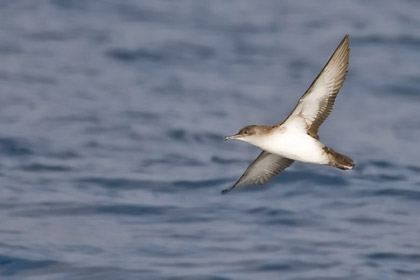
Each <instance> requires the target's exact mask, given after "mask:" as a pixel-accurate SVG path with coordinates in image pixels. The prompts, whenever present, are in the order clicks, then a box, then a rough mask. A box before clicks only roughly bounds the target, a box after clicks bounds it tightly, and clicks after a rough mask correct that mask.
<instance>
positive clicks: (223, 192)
mask: <svg viewBox="0 0 420 280" xmlns="http://www.w3.org/2000/svg"><path fill="white" fill-rule="evenodd" d="M234 188H235V186H233V187H231V188H229V189H225V190H223V191H221V192H220V193H221V194H223V195H224V194H227V193H229V192H230V191H231V190H233V189H234Z"/></svg>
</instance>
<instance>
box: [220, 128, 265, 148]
mask: <svg viewBox="0 0 420 280" xmlns="http://www.w3.org/2000/svg"><path fill="white" fill-rule="evenodd" d="M267 131H268V127H266V126H262V125H248V126H245V127H244V128H242V129H241V130H239V132H238V133H236V134H235V135H232V136H226V137H225V140H232V139H236V140H241V141H244V142H248V143H250V144H254V145H256V143H257V142H258V139H260V136H261V135H263V134H266V133H267Z"/></svg>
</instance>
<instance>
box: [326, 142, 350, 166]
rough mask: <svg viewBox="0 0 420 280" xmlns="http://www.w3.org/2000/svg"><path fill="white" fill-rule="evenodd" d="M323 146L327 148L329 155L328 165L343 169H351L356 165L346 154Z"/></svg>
mask: <svg viewBox="0 0 420 280" xmlns="http://www.w3.org/2000/svg"><path fill="white" fill-rule="evenodd" d="M325 148H326V149H327V151H328V154H329V155H330V163H329V165H331V166H334V167H337V168H340V169H343V170H349V169H353V168H354V167H355V166H356V164H354V161H353V160H352V159H351V158H349V157H348V156H345V155H342V154H340V153H337V152H336V151H334V150H333V149H330V148H327V147H325Z"/></svg>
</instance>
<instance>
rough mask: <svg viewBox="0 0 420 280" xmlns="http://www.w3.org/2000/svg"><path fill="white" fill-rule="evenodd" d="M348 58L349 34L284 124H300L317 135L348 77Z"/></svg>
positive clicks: (314, 135)
mask: <svg viewBox="0 0 420 280" xmlns="http://www.w3.org/2000/svg"><path fill="white" fill-rule="evenodd" d="M349 57H350V47H349V36H348V35H346V36H345V37H344V39H343V40H342V41H341V43H340V44H339V45H338V47H337V49H336V50H335V52H334V53H333V55H332V56H331V58H330V59H329V60H328V62H327V64H326V65H325V66H324V68H323V69H322V71H321V73H319V75H318V77H317V78H316V79H315V80H314V81H313V82H312V84H311V86H310V87H309V89H308V90H307V91H306V92H305V94H303V96H302V97H301V98H300V99H299V102H298V104H297V105H296V107H295V109H294V110H293V111H292V113H291V114H290V115H289V116H288V118H287V119H286V120H285V121H284V122H283V124H286V125H288V124H289V123H293V125H296V124H299V125H301V126H304V127H302V128H304V129H305V130H307V131H308V132H309V133H310V134H311V135H312V136H313V137H315V138H318V128H319V126H320V125H321V124H322V123H323V122H324V120H325V119H326V118H327V117H328V116H329V114H330V113H331V111H332V108H333V105H334V101H335V98H336V97H337V94H338V92H339V90H340V89H341V86H342V85H343V83H344V80H345V78H346V74H347V68H348V64H349Z"/></svg>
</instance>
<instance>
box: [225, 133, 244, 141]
mask: <svg viewBox="0 0 420 280" xmlns="http://www.w3.org/2000/svg"><path fill="white" fill-rule="evenodd" d="M240 137H241V136H240V135H238V134H235V135H232V136H226V137H225V140H232V139H238V138H240Z"/></svg>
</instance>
